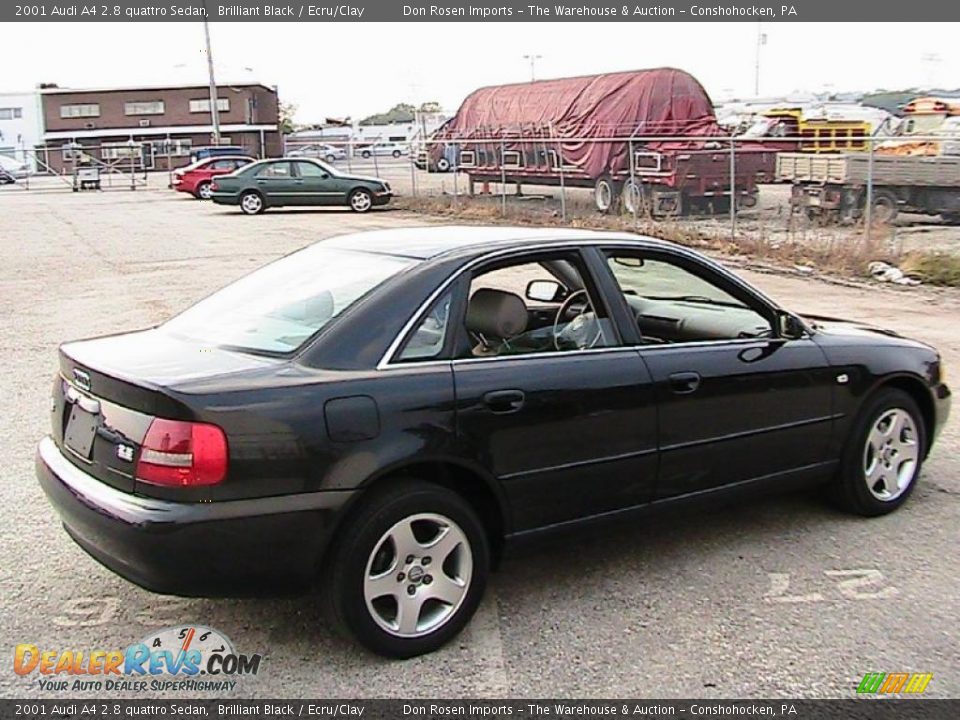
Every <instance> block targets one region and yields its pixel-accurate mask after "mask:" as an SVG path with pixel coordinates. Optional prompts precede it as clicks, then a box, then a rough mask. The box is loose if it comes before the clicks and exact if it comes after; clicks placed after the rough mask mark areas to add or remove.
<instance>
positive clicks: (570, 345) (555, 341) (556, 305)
mask: <svg viewBox="0 0 960 720" xmlns="http://www.w3.org/2000/svg"><path fill="white" fill-rule="evenodd" d="M464 328H465V331H466V334H467V338H468V343H467V346H468V348H469V349H467V350H465V351H464V352H462V353H461V354H460V355H461V357H502V356H514V355H527V354H533V353H544V352H568V351H574V350H588V349H593V348H602V347H610V346H614V345H616V344H617V340H616V336H615V332H614V329H613V326H612V324H611V321H610V319H609V318H608V317H607V314H606V311H605V309H604V307H603V304H602V303H598V302H597V298H596V293H595V292H594V290H593V288H591V287H590V286H589V284H588V283H587V282H586V273H585V272H584V270H583V268H582V267H581V265H580V261H579V259H578V258H577V257H576V256H575V255H572V254H570V253H558V254H556V255H546V256H539V257H537V258H536V259H525V260H521V261H514V262H509V263H498V264H497V265H495V266H493V267H489V268H487V269H484V270H482V271H480V272H478V273H475V274H474V276H473V279H472V281H471V283H470V291H469V300H468V302H467V311H466V317H465V322H464Z"/></svg>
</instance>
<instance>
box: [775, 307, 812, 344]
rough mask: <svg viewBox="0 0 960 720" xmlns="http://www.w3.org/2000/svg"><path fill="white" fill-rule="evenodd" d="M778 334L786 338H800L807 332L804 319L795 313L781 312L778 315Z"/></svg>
mask: <svg viewBox="0 0 960 720" xmlns="http://www.w3.org/2000/svg"><path fill="white" fill-rule="evenodd" d="M777 323H778V325H779V327H778V328H777V334H778V335H779V336H780V337H781V338H784V339H785V340H799V339H800V338H802V337H803V336H804V333H806V332H807V328H806V327H805V326H804V324H803V321H802V320H801V319H800V318H798V317H797V316H796V315H794V314H793V313H788V312H781V313H780V314H779V315H778V316H777Z"/></svg>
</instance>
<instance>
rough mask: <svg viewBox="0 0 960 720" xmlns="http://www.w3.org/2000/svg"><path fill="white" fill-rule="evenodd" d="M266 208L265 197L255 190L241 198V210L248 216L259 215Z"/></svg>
mask: <svg viewBox="0 0 960 720" xmlns="http://www.w3.org/2000/svg"><path fill="white" fill-rule="evenodd" d="M265 208H266V203H264V201H263V196H262V195H261V194H260V193H258V192H256V191H255V190H248V191H247V192H245V193H244V194H243V195H241V196H240V209H241V210H242V211H243V212H244V214H246V215H259V214H260V213H262V212H263V211H264V209H265Z"/></svg>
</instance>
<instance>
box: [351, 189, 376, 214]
mask: <svg viewBox="0 0 960 720" xmlns="http://www.w3.org/2000/svg"><path fill="white" fill-rule="evenodd" d="M372 207H373V195H371V194H370V191H369V190H364V189H363V188H357V189H356V190H354V191H353V192H352V193H350V209H351V210H353V211H354V212H358V213H365V212H367V210H369V209H370V208H372Z"/></svg>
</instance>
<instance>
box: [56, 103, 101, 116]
mask: <svg viewBox="0 0 960 720" xmlns="http://www.w3.org/2000/svg"><path fill="white" fill-rule="evenodd" d="M60 117H62V118H86V117H100V105H99V104H98V103H90V104H88V105H61V106H60Z"/></svg>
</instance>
